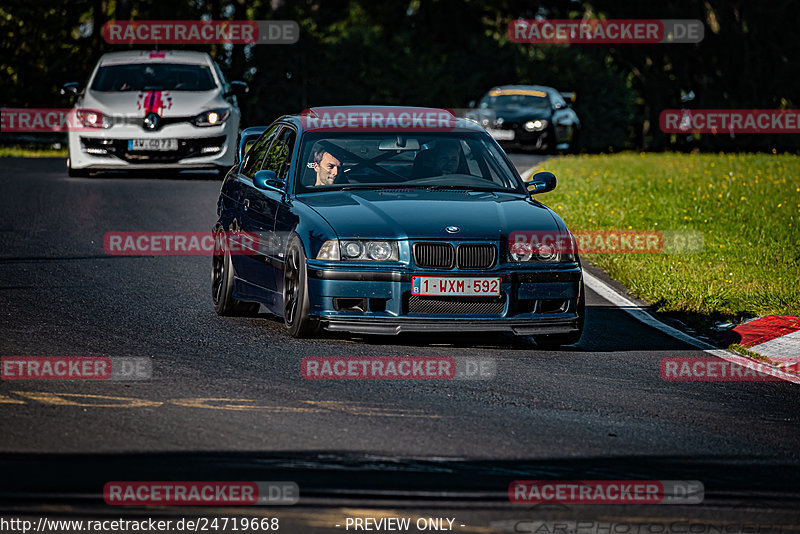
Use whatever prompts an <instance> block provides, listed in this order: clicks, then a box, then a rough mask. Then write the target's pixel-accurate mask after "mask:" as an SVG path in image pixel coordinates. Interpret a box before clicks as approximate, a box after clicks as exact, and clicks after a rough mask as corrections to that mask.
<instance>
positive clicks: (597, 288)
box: [520, 167, 800, 384]
mask: <svg viewBox="0 0 800 534" xmlns="http://www.w3.org/2000/svg"><path fill="white" fill-rule="evenodd" d="M536 168H537V167H531V168H530V169H527V170H526V171H525V172H523V173H522V174H521V175H520V176H522V178H523V179H525V178H526V177H528V176H530V175H531V174H533V171H534V169H536ZM583 280H584V282H585V283H586V285H587V286H588V287H589V289H591V290H592V291H594V292H595V293H597V294H598V295H600V296H601V297H603V298H604V299H605V300H607V301H608V302H610V303H611V304H613V305H614V306H617V307H618V308H620V309H621V310H623V311H624V312H626V313H627V314H629V315H631V316H633V318H635V319H636V320H638V321H640V322H642V323H644V324H646V325H648V326H652V327H653V328H655V329H656V330H659V331H660V332H663V333H665V334H667V335H668V336H671V337H674V338H675V339H677V340H679V341H683V342H684V343H686V344H688V345H691V346H692V347H695V348H698V349H700V350H702V351H703V352H705V353H706V354H710V355H711V356H716V357H717V358H722V359H723V360H725V361H728V362H731V363H736V364H739V365H746V366H747V367H750V368H752V369H755V370H758V369H757V367H756V366H757V363H758V362H756V361H754V360H750V359H749V358H748V363H747V364H743V363H742V358H746V357H744V356H742V355H741V354H737V353H735V352H731V351H727V350H723V349H718V348H716V347H714V346H713V345H711V344H709V343H706V342H705V341H702V340H700V339H697V338H695V337H692V336H690V335H689V334H687V333H685V332H681V331H680V330H678V329H677V328H674V327H672V326H670V325H668V324H666V323H662V322H661V321H659V320H658V319H656V318H655V317H653V316H652V315H650V312H648V311H647V310H645V309H644V308H642V307H641V306H639V305H638V304H636V303H635V302H633V301H632V300H630V299H629V298H628V297H626V296H625V295H622V294H620V293H619V292H618V291H617V290H615V289H614V288H613V287H611V286H610V285H608V284H606V283H605V282H603V281H602V280H600V279H599V278H597V277H596V276H593V275H592V274H590V273H589V272H588V271H586V270H584V271H583ZM779 339H780V338H779ZM775 376H776V377H777V378H780V379H781V380H786V381H787V382H794V383H795V384H800V377H798V376H796V375H790V374H786V373H781V372H776V373H775Z"/></svg>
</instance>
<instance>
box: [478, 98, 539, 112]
mask: <svg viewBox="0 0 800 534" xmlns="http://www.w3.org/2000/svg"><path fill="white" fill-rule="evenodd" d="M549 106H550V103H549V102H548V101H547V97H546V96H535V95H497V96H487V97H485V98H484V99H483V100H482V101H481V107H482V108H495V109H515V108H548V107H549Z"/></svg>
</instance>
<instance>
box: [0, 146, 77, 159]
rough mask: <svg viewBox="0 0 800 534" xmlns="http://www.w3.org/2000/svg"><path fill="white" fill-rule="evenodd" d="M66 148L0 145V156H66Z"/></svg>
mask: <svg viewBox="0 0 800 534" xmlns="http://www.w3.org/2000/svg"><path fill="white" fill-rule="evenodd" d="M66 157H67V149H66V148H45V149H42V148H22V147H16V146H0V158H66Z"/></svg>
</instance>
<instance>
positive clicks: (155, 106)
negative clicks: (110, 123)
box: [80, 90, 229, 118]
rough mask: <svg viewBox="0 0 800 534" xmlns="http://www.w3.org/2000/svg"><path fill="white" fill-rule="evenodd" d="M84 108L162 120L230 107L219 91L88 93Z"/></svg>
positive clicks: (82, 103) (84, 100)
mask: <svg viewBox="0 0 800 534" xmlns="http://www.w3.org/2000/svg"><path fill="white" fill-rule="evenodd" d="M80 107H83V108H91V109H97V110H99V111H101V112H103V113H107V114H113V115H133V116H135V117H142V118H144V116H145V115H146V114H147V113H148V112H150V111H154V112H156V113H157V114H158V115H159V116H161V117H191V116H194V115H197V114H199V113H200V112H202V111H204V110H207V109H212V108H217V107H229V106H228V104H227V103H226V102H225V101H224V100H223V99H222V98H220V96H219V91H217V90H213V91H114V92H100V91H87V92H86V96H85V97H84V99H83V102H81V104H80Z"/></svg>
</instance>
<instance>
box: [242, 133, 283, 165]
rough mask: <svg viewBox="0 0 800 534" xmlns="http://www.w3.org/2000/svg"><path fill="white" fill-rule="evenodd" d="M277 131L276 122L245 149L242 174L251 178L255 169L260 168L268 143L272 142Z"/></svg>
mask: <svg viewBox="0 0 800 534" xmlns="http://www.w3.org/2000/svg"><path fill="white" fill-rule="evenodd" d="M277 132H278V125H277V124H276V125H275V126H273V127H272V128H270V129H269V130H267V131H266V132H265V133H264V135H262V136H261V137H260V138H259V139H258V141H256V143H255V144H254V145H253V146H252V147H251V148H250V150H248V151H247V155H246V156H245V157H244V162H243V163H242V174H244V175H245V176H249V177H250V178H252V177H253V175H254V174H255V173H256V171H260V170H261V163H262V162H263V161H264V157H265V156H266V155H267V150H269V145H270V144H271V143H272V140H273V139H274V138H275V134H276V133H277Z"/></svg>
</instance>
